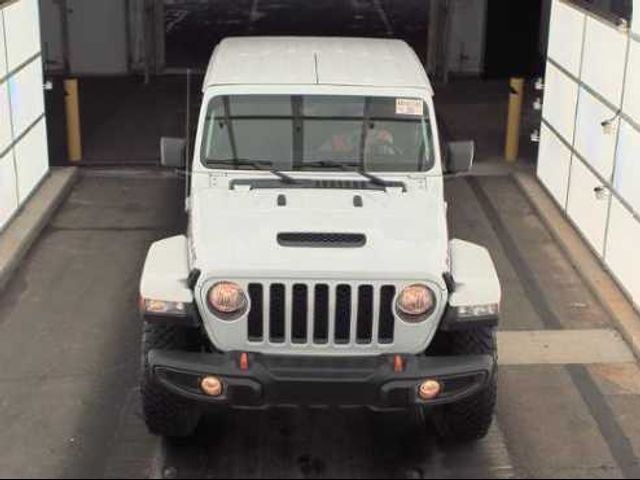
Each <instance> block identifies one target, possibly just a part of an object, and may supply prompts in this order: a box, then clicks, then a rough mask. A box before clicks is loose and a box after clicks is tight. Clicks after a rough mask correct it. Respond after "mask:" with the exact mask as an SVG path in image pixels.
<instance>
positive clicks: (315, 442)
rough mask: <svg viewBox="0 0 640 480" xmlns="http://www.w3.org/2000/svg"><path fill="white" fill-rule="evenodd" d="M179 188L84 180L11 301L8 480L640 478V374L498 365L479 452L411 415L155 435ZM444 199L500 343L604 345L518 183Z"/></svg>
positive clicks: (218, 419)
mask: <svg viewBox="0 0 640 480" xmlns="http://www.w3.org/2000/svg"><path fill="white" fill-rule="evenodd" d="M182 185H183V183H182V179H178V178H176V177H173V176H172V175H169V174H166V173H163V172H159V171H156V170H135V169H134V170H85V171H83V173H82V178H81V180H80V182H79V183H78V184H77V186H76V187H75V189H74V191H73V192H72V194H71V196H70V197H69V199H68V201H67V202H66V204H65V205H64V206H63V207H62V209H61V210H60V212H59V213H58V215H57V216H56V217H55V218H54V219H53V221H52V222H51V224H50V226H49V228H48V229H47V230H46V231H45V233H44V234H43V236H42V237H41V239H40V240H39V242H38V243H37V244H36V245H35V247H34V248H33V250H32V252H31V253H30V255H29V256H28V258H27V259H26V261H25V262H24V264H23V266H22V268H21V269H20V271H19V272H18V274H17V275H16V277H15V278H14V279H13V281H12V282H11V283H10V284H9V286H8V288H7V289H6V290H4V291H3V292H0V364H2V365H3V366H4V368H3V369H2V371H1V372H0V425H2V429H0V477H2V478H5V477H6V478H9V477H14V476H17V477H44V476H49V477H51V476H52V477H69V478H71V477H73V478H79V477H83V478H101V477H107V478H122V477H132V478H146V477H154V478H160V477H165V478H189V477H195V478H217V477H222V478H229V477H234V478H237V477H245V478H246V477H249V478H258V477H266V478H344V477H349V478H351V477H355V478H366V477H371V478H383V477H384V478H389V477H391V478H517V477H536V478H557V477H580V478H583V477H602V478H605V477H607V478H624V477H626V478H633V477H637V476H638V475H639V474H640V467H639V465H638V458H639V455H640V421H639V420H638V418H637V411H638V408H639V407H640V370H639V369H638V365H637V364H636V363H624V364H607V365H540V364H527V363H526V361H525V362H524V363H525V364H524V365H520V366H510V365H503V366H502V367H501V370H500V395H499V406H498V413H497V419H496V422H495V425H494V427H493V429H492V431H491V433H490V435H489V436H488V437H487V438H486V439H485V440H483V441H481V442H479V443H477V444H475V445H467V446H453V445H446V444H442V443H440V442H439V441H438V440H437V439H436V438H435V436H434V434H433V429H432V428H431V427H430V424H429V422H428V421H427V423H423V422H420V421H419V419H418V418H417V416H416V415H415V414H413V413H397V414H376V413H372V412H368V411H361V410H345V411H335V410H287V409H277V410H271V411H265V412H242V411H238V412H227V413H222V414H220V413H215V414H211V415H209V416H207V418H206V420H205V421H204V422H203V424H202V425H201V427H200V428H199V430H198V432H197V433H196V435H195V436H194V437H193V438H190V439H186V440H182V441H163V440H160V439H158V438H155V437H153V436H151V435H149V434H148V433H147V432H146V429H145V427H144V424H143V422H142V420H141V416H140V402H139V395H138V390H137V376H138V368H139V367H138V365H139V360H140V354H139V339H140V322H139V319H138V315H137V308H136V297H137V285H138V281H139V275H140V269H141V267H142V262H143V260H144V257H145V253H146V250H147V248H148V246H149V244H150V243H151V242H153V241H155V240H157V239H160V238H163V237H166V236H169V235H172V234H175V233H179V232H182V231H184V228H185V218H184V215H183V214H182V212H181V205H182V201H181V195H182V193H181V192H182ZM447 198H448V200H449V203H450V222H451V228H452V231H453V234H454V235H455V236H457V237H459V238H463V239H465V240H470V241H477V242H479V243H481V244H483V245H486V246H487V247H488V248H489V249H490V251H491V253H492V255H493V257H494V259H495V261H496V264H497V267H498V270H499V274H500V277H501V279H502V282H503V286H504V290H505V294H504V312H503V324H502V327H501V328H502V329H503V330H511V331H512V330H557V329H563V330H567V331H568V332H570V331H572V330H576V329H586V328H589V329H607V328H609V326H610V321H611V319H610V318H609V317H608V316H607V314H606V313H605V312H604V311H603V309H602V307H601V305H600V304H599V303H598V302H597V300H596V299H595V298H594V296H593V295H592V294H591V292H590V291H589V289H588V288H587V287H586V286H585V285H584V284H583V283H582V282H581V280H580V277H579V276H578V274H577V273H576V272H575V271H574V270H573V267H572V266H571V264H570V262H569V261H568V259H567V258H566V257H565V256H564V255H563V254H562V253H561V251H560V250H559V248H558V246H557V245H555V244H554V242H553V240H552V239H551V237H550V236H549V234H548V232H547V231H546V230H545V228H544V227H543V226H542V224H541V222H540V220H539V218H537V216H536V215H535V214H534V212H533V210H532V209H531V207H530V206H529V205H528V204H527V202H526V200H525V199H524V197H523V196H522V194H521V193H520V192H519V190H518V189H517V187H516V185H515V183H514V182H513V181H512V180H511V179H510V178H509V177H506V176H505V177H476V178H474V179H464V178H459V179H454V180H450V181H448V182H447ZM571 338H572V337H571V335H570V333H569V334H568V336H567V341H568V342H571ZM573 347H575V345H573Z"/></svg>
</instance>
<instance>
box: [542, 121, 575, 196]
mask: <svg viewBox="0 0 640 480" xmlns="http://www.w3.org/2000/svg"><path fill="white" fill-rule="evenodd" d="M570 168H571V150H569V148H568V147H567V146H566V145H565V144H564V143H562V142H561V141H560V139H559V138H558V137H557V136H556V134H555V133H553V132H552V131H551V130H550V129H549V128H548V127H547V126H546V125H544V124H543V125H542V131H541V138H540V157H539V160H538V176H539V177H540V180H542V183H544V185H545V186H546V187H547V189H548V190H549V192H550V193H551V195H553V197H554V198H555V199H556V201H557V202H558V203H559V204H560V205H561V206H562V207H563V208H564V207H565V206H566V205H565V204H566V202H567V189H568V187H569V171H570Z"/></svg>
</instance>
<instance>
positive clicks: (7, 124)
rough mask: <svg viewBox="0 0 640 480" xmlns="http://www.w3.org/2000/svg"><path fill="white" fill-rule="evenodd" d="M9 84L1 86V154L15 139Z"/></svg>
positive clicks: (5, 83) (4, 83)
mask: <svg viewBox="0 0 640 480" xmlns="http://www.w3.org/2000/svg"><path fill="white" fill-rule="evenodd" d="M7 85H8V84H7V82H3V83H1V84H0V153H2V152H4V151H5V150H6V149H7V148H8V147H9V145H10V144H11V141H12V139H13V137H12V134H11V118H10V110H9V89H8V88H7Z"/></svg>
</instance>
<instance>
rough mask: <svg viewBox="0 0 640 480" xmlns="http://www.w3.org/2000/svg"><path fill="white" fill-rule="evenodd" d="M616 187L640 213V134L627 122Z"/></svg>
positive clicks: (622, 127)
mask: <svg viewBox="0 0 640 480" xmlns="http://www.w3.org/2000/svg"><path fill="white" fill-rule="evenodd" d="M614 187H615V189H616V191H617V192H618V193H619V194H620V195H622V197H623V198H624V199H625V200H626V201H627V202H629V204H631V206H632V208H634V209H635V211H636V212H640V132H638V131H637V130H635V129H634V128H633V127H631V125H629V124H628V123H627V122H625V121H623V122H622V125H621V129H620V140H619V144H618V154H617V159H616V172H615V177H614Z"/></svg>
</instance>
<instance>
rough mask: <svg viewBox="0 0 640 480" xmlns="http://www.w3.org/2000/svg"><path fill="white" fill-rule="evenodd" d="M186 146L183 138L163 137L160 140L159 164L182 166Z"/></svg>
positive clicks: (183, 164) (169, 166) (184, 161)
mask: <svg viewBox="0 0 640 480" xmlns="http://www.w3.org/2000/svg"><path fill="white" fill-rule="evenodd" d="M186 147H187V142H186V141H185V140H184V139H183V138H167V137H163V138H162V139H161V140H160V164H161V165H162V166H163V167H167V168H184V167H185V165H186V159H185V150H186Z"/></svg>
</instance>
